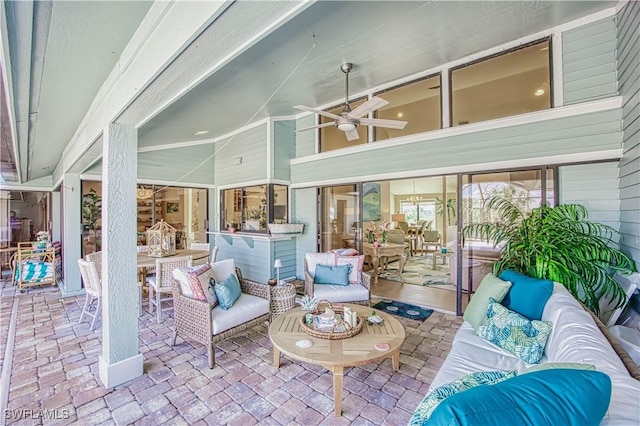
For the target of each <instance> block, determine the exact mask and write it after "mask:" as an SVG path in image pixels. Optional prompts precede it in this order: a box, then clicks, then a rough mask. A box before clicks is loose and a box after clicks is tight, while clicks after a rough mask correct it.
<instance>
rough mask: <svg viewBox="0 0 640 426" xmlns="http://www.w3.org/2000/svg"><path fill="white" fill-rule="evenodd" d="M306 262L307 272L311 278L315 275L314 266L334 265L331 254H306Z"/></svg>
mask: <svg viewBox="0 0 640 426" xmlns="http://www.w3.org/2000/svg"><path fill="white" fill-rule="evenodd" d="M304 258H305V260H306V261H307V271H308V272H309V275H311V277H312V278H313V277H315V275H316V265H318V264H322V265H335V264H336V261H335V255H334V254H333V253H307V254H306V255H305V256H304Z"/></svg>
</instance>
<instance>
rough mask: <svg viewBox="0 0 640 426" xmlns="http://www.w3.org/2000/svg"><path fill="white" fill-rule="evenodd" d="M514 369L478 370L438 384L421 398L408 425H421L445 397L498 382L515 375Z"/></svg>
mask: <svg viewBox="0 0 640 426" xmlns="http://www.w3.org/2000/svg"><path fill="white" fill-rule="evenodd" d="M516 374H517V371H516V370H501V371H478V372H475V373H471V374H467V375H466V376H464V377H462V378H461V379H456V380H454V381H452V382H449V383H445V384H444V385H442V386H438V387H437V388H435V389H433V390H432V391H431V392H429V393H428V394H427V395H426V396H425V397H424V398H423V399H422V402H420V404H418V407H417V408H416V409H415V411H414V412H413V416H411V420H410V421H409V426H421V425H422V424H424V422H425V421H427V420H428V419H429V416H431V413H433V410H435V409H436V407H437V406H438V404H440V403H441V402H442V401H444V400H445V399H446V398H448V397H450V396H451V395H455V394H456V393H459V392H462V391H465V390H467V389H471V388H473V387H476V386H480V385H493V384H496V383H500V382H502V381H504V380H507V379H510V378H511V377H515V376H516Z"/></svg>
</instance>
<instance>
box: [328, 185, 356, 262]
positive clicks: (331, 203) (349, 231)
mask: <svg viewBox="0 0 640 426" xmlns="http://www.w3.org/2000/svg"><path fill="white" fill-rule="evenodd" d="M358 203H359V200H358V192H357V187H356V186H355V185H343V186H333V187H326V188H322V189H321V210H322V213H321V218H322V219H321V222H320V233H321V238H320V246H321V249H320V251H323V252H324V251H329V250H333V249H337V248H348V247H349V248H355V249H358V248H359V236H360V233H359V229H360V226H359V217H360V211H359V206H358Z"/></svg>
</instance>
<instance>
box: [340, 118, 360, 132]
mask: <svg viewBox="0 0 640 426" xmlns="http://www.w3.org/2000/svg"><path fill="white" fill-rule="evenodd" d="M337 127H338V129H340V130H342V131H343V132H350V131H352V130H355V128H356V125H355V124H354V123H352V122H350V121H347V122H342V123H339V124H338V125H337Z"/></svg>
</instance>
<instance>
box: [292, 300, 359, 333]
mask: <svg viewBox="0 0 640 426" xmlns="http://www.w3.org/2000/svg"><path fill="white" fill-rule="evenodd" d="M322 304H326V305H327V307H326V308H325V309H320V305H322ZM307 316H309V318H311V319H312V320H311V323H310V324H307ZM300 325H301V327H302V330H304V332H305V333H307V334H308V335H310V336H313V337H318V338H320V339H329V340H339V339H347V338H349V337H353V336H355V335H356V334H358V333H360V332H361V331H362V327H363V326H364V318H362V317H356V325H355V326H353V327H352V326H351V325H350V324H349V323H348V322H347V321H345V320H344V308H343V307H342V306H340V307H338V306H335V307H334V306H333V305H332V304H331V302H329V301H328V300H321V301H320V302H318V305H317V306H316V309H314V310H312V311H309V312H308V313H307V314H306V315H303V316H302V317H300Z"/></svg>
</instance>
